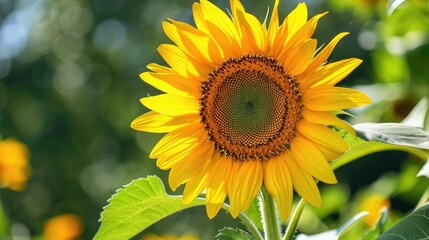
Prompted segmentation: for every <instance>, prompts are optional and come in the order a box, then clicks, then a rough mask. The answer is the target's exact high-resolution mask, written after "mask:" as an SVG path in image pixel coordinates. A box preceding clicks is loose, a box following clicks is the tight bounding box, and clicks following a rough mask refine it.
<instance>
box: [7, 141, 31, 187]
mask: <svg viewBox="0 0 429 240" xmlns="http://www.w3.org/2000/svg"><path fill="white" fill-rule="evenodd" d="M28 158H29V151H28V148H27V146H26V145H25V144H23V143H21V142H19V141H17V140H15V139H12V138H9V139H6V140H3V141H0V186H5V187H8V188H10V189H12V190H15V191H21V190H23V189H24V188H25V186H26V183H27V179H28V177H29V174H30V167H29V165H28Z"/></svg>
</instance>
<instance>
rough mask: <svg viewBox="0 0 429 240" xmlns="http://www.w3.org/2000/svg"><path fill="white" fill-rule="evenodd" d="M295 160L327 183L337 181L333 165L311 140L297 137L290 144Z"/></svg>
mask: <svg viewBox="0 0 429 240" xmlns="http://www.w3.org/2000/svg"><path fill="white" fill-rule="evenodd" d="M290 149H291V153H292V158H293V160H294V161H295V162H296V163H297V164H298V165H299V166H300V167H301V168H302V169H304V170H305V171H307V172H308V173H310V174H311V175H313V176H314V177H316V178H317V179H320V180H321V181H323V182H325V183H337V179H336V178H335V175H334V172H333V170H332V168H331V166H330V165H329V164H328V162H327V161H326V159H325V157H324V156H323V155H322V153H321V152H320V151H319V149H317V148H316V147H315V146H314V145H313V144H312V143H311V142H310V141H308V140H306V139H304V138H303V137H299V136H297V137H295V138H294V139H293V141H292V143H291V146H290Z"/></svg>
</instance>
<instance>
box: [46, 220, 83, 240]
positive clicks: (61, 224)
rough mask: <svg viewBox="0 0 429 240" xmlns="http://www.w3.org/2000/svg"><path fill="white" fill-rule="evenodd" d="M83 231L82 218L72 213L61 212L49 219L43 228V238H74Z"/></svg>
mask: <svg viewBox="0 0 429 240" xmlns="http://www.w3.org/2000/svg"><path fill="white" fill-rule="evenodd" d="M82 231H83V224H82V220H81V218H80V217H79V216H77V215H74V214H63V215H59V216H56V217H53V218H51V219H49V220H48V221H47V222H46V223H45V227H44V229H43V239H44V240H76V239H79V237H80V235H81V234H82Z"/></svg>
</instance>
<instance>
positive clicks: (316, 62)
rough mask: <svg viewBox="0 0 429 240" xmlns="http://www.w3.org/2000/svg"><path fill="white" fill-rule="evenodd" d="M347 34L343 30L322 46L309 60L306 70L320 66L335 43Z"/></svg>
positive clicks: (312, 69)
mask: <svg viewBox="0 0 429 240" xmlns="http://www.w3.org/2000/svg"><path fill="white" fill-rule="evenodd" d="M348 34H349V33H348V32H343V33H340V34H338V35H337V36H335V37H334V39H332V40H331V42H330V43H329V44H328V45H327V46H326V47H325V48H323V50H322V51H320V53H319V54H317V56H316V57H315V58H314V59H313V60H312V61H311V63H310V65H309V66H308V68H307V70H306V71H308V72H314V71H315V70H316V69H318V68H319V67H320V66H322V65H323V64H324V63H325V62H326V60H327V59H328V57H329V56H330V55H331V53H332V51H333V50H334V48H335V46H336V45H337V43H338V42H339V41H340V40H341V39H342V38H343V37H345V36H347V35H348Z"/></svg>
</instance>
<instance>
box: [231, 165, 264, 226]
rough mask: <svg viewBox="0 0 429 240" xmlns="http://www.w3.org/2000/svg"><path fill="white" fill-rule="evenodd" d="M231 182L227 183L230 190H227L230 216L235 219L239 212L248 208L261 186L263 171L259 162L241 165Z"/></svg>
mask: <svg viewBox="0 0 429 240" xmlns="http://www.w3.org/2000/svg"><path fill="white" fill-rule="evenodd" d="M233 179H234V181H233V182H231V183H230V182H228V185H229V186H232V189H228V194H229V196H230V203H231V209H230V211H231V215H232V217H234V218H235V217H237V216H238V214H239V213H240V211H245V210H247V209H248V208H249V206H250V204H251V203H252V201H253V199H254V198H255V197H256V195H257V194H258V192H259V189H261V186H262V179H263V169H262V164H261V162H260V161H257V160H251V161H244V162H243V163H241V166H240V169H239V170H238V172H237V175H236V176H234V178H233Z"/></svg>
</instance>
